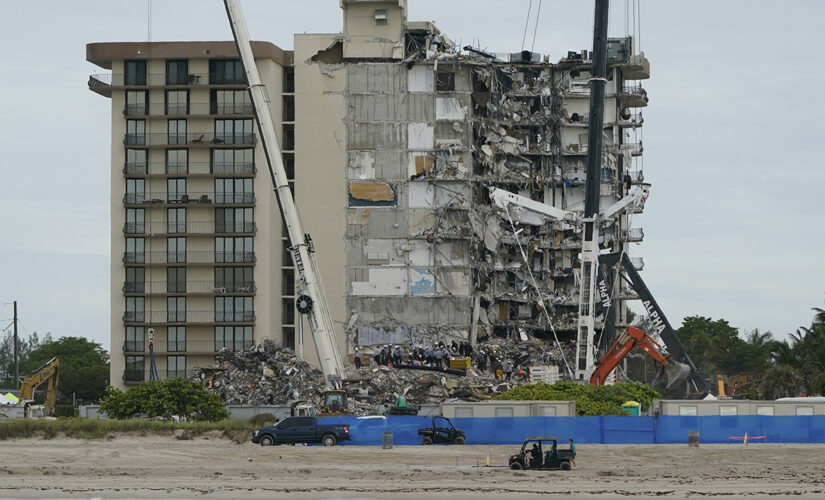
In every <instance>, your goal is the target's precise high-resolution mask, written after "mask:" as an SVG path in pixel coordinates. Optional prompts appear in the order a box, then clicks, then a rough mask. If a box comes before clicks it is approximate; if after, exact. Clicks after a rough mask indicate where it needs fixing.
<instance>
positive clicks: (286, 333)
mask: <svg viewBox="0 0 825 500" xmlns="http://www.w3.org/2000/svg"><path fill="white" fill-rule="evenodd" d="M281 338H282V339H283V343H284V347H289V348H290V349H292V350H293V351H294V350H295V328H294V327H292V326H284V327H282V328H281Z"/></svg>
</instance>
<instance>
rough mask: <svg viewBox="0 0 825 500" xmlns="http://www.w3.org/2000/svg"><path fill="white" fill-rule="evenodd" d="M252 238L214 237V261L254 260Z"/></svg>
mask: <svg viewBox="0 0 825 500" xmlns="http://www.w3.org/2000/svg"><path fill="white" fill-rule="evenodd" d="M254 261H255V252H254V249H253V247H252V238H251V237H248V236H243V237H235V238H221V237H219V238H215V262H254Z"/></svg>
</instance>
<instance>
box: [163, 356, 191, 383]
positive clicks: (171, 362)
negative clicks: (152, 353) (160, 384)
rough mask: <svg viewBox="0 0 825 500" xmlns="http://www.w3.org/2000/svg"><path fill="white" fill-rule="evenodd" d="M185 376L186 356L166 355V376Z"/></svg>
mask: <svg viewBox="0 0 825 500" xmlns="http://www.w3.org/2000/svg"><path fill="white" fill-rule="evenodd" d="M185 377H186V356H167V357H166V378H185Z"/></svg>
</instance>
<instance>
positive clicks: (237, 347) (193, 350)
mask: <svg viewBox="0 0 825 500" xmlns="http://www.w3.org/2000/svg"><path fill="white" fill-rule="evenodd" d="M253 346H254V343H253V341H251V340H237V341H234V342H233V341H215V340H180V341H174V340H173V341H155V344H154V345H153V346H152V348H153V351H154V353H155V354H173V355H174V354H216V353H218V352H220V351H221V349H229V350H230V351H244V350H247V349H250V348H252V347H253ZM123 352H125V353H127V354H133V353H136V354H148V353H149V343H148V342H142V341H126V342H124V343H123Z"/></svg>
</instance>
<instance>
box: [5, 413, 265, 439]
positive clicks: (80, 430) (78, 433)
mask: <svg viewBox="0 0 825 500" xmlns="http://www.w3.org/2000/svg"><path fill="white" fill-rule="evenodd" d="M251 429H252V425H250V424H249V423H247V422H244V421H241V420H224V421H221V422H190V423H175V422H161V421H156V420H111V419H100V420H94V419H89V418H60V419H57V420H41V419H22V418H21V419H14V420H5V421H0V440H4V439H25V438H43V439H52V438H56V437H67V438H75V439H111V438H114V437H115V436H117V435H136V436H148V435H169V436H172V435H176V437H177V438H178V439H192V438H194V437H197V436H201V435H203V434H206V433H207V432H212V431H216V432H219V433H221V435H222V436H223V437H226V438H229V439H232V440H233V441H235V442H241V443H242V442H246V441H248V440H249V431H250V430H251ZM177 431H182V432H177Z"/></svg>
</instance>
